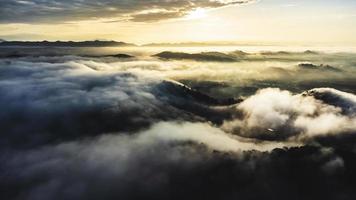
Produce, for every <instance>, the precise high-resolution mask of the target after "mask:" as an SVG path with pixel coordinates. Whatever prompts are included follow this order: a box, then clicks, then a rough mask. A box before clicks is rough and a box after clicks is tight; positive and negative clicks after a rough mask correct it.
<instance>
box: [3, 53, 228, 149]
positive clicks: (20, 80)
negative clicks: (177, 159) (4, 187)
mask: <svg viewBox="0 0 356 200" xmlns="http://www.w3.org/2000/svg"><path fill="white" fill-rule="evenodd" d="M53 59H54V58H53V57H49V58H46V57H42V58H32V57H29V58H26V57H24V58H21V59H16V60H14V59H10V60H6V59H5V60H0V66H1V67H0V93H1V94H2V95H1V96H0V107H1V110H2V112H1V113H0V125H1V126H2V131H4V133H5V134H6V135H7V137H6V139H4V140H2V141H1V142H0V143H1V148H7V147H8V146H23V147H26V146H29V147H30V146H32V145H35V146H37V145H42V144H46V143H51V142H60V141H65V140H72V139H76V138H85V137H90V136H95V135H99V134H102V133H107V132H114V131H137V130H140V129H142V128H147V127H149V126H150V125H151V124H153V123H156V122H158V121H162V120H163V121H164V120H177V121H179V120H181V121H205V120H208V121H211V122H212V123H222V121H223V119H226V118H231V115H232V112H230V111H229V109H224V108H223V109H221V108H219V109H215V107H214V106H218V105H226V104H233V103H234V102H233V101H230V100H228V101H224V100H223V99H220V100H217V99H214V98H212V97H209V96H207V95H204V94H202V93H199V92H198V91H195V90H192V89H190V88H188V87H186V86H184V85H183V84H180V83H178V82H173V81H166V80H164V79H161V78H159V77H149V76H148V75H145V74H144V73H141V74H139V73H129V72H125V71H124V70H121V69H120V68H115V67H114V66H113V65H110V64H107V63H102V62H95V61H89V60H82V61H73V60H71V59H78V57H70V59H69V58H68V57H57V58H55V59H56V62H54V63H48V60H50V61H53ZM68 59H69V61H68ZM33 60H36V62H33ZM61 60H62V61H61ZM134 64H135V65H138V64H139V63H136V62H134ZM25 141H26V142H25Z"/></svg>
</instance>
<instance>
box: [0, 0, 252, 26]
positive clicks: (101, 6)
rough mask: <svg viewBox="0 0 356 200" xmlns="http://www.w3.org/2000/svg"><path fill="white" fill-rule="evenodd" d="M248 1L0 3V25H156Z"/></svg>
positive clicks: (153, 0)
mask: <svg viewBox="0 0 356 200" xmlns="http://www.w3.org/2000/svg"><path fill="white" fill-rule="evenodd" d="M249 2H252V0H224V1H222V0H168V1H167V0H145V1H142V0H129V1H128V0H118V1H114V0H104V1H100V2H98V1H93V0H86V1H79V0H64V1H49V0H46V1H43V0H33V1H17V0H5V1H1V3H0V22H2V23H9V22H20V23H40V22H47V23H48V22H53V21H77V20H89V19H105V18H117V17H118V18H122V19H123V20H124V19H126V20H131V21H143V22H145V21H158V20H163V19H169V18H177V17H181V16H184V15H187V14H188V13H189V12H191V11H193V10H195V9H197V8H220V7H224V6H230V5H239V4H245V3H249Z"/></svg>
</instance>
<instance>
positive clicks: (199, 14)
mask: <svg viewBox="0 0 356 200" xmlns="http://www.w3.org/2000/svg"><path fill="white" fill-rule="evenodd" d="M206 16H207V14H206V10H205V9H202V8H198V9H196V10H194V11H192V12H190V13H189V14H188V16H187V19H201V18H204V17H206Z"/></svg>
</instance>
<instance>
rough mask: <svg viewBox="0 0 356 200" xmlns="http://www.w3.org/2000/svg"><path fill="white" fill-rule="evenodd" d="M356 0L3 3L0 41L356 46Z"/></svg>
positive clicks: (20, 0) (12, 0)
mask: <svg viewBox="0 0 356 200" xmlns="http://www.w3.org/2000/svg"><path fill="white" fill-rule="evenodd" d="M355 35H356V1H354V0H312V1H310V0H298V1H297V0H294V1H293V0H102V1H94V0H61V1H59V0H32V1H30V0H2V1H1V2H0V38H2V39H6V40H74V41H79V40H93V39H100V40H118V41H125V42H132V43H137V44H145V43H161V42H169V43H179V42H209V41H232V42H241V43H251V44H252V43H256V44H286V45H336V46H338V45H339V46H356V37H354V36H355Z"/></svg>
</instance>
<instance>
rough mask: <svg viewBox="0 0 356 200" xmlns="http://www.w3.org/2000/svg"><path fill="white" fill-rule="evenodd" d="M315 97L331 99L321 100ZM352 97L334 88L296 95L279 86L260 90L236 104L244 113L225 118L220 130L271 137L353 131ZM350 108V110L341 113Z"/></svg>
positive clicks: (276, 138)
mask: <svg viewBox="0 0 356 200" xmlns="http://www.w3.org/2000/svg"><path fill="white" fill-rule="evenodd" d="M314 96H316V97H318V96H319V98H321V97H320V96H331V97H333V98H328V100H329V101H324V102H322V101H320V100H318V99H316V98H315V97H314ZM355 98H356V96H355V95H354V94H350V93H345V92H341V91H338V90H335V89H324V88H321V89H313V90H311V91H309V92H306V93H303V94H297V95H293V94H292V93H290V92H289V91H282V90H280V89H273V88H268V89H262V90H260V91H258V92H257V94H255V95H253V96H251V97H249V98H247V99H246V100H245V101H243V102H242V103H241V104H239V105H238V106H237V107H236V109H237V110H239V111H241V112H243V113H244V115H243V117H241V119H236V120H232V121H226V122H225V123H224V124H223V129H225V130H226V131H232V132H235V133H236V134H239V135H242V136H245V137H256V138H263V139H271V140H285V139H288V138H290V137H297V138H298V137H300V138H313V137H315V136H320V135H333V134H342V133H353V132H355V131H356V117H355V112H354V110H353V109H354V107H355V105H356V101H355ZM350 109H351V110H352V111H351V112H343V110H347V111H349V110H350Z"/></svg>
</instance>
